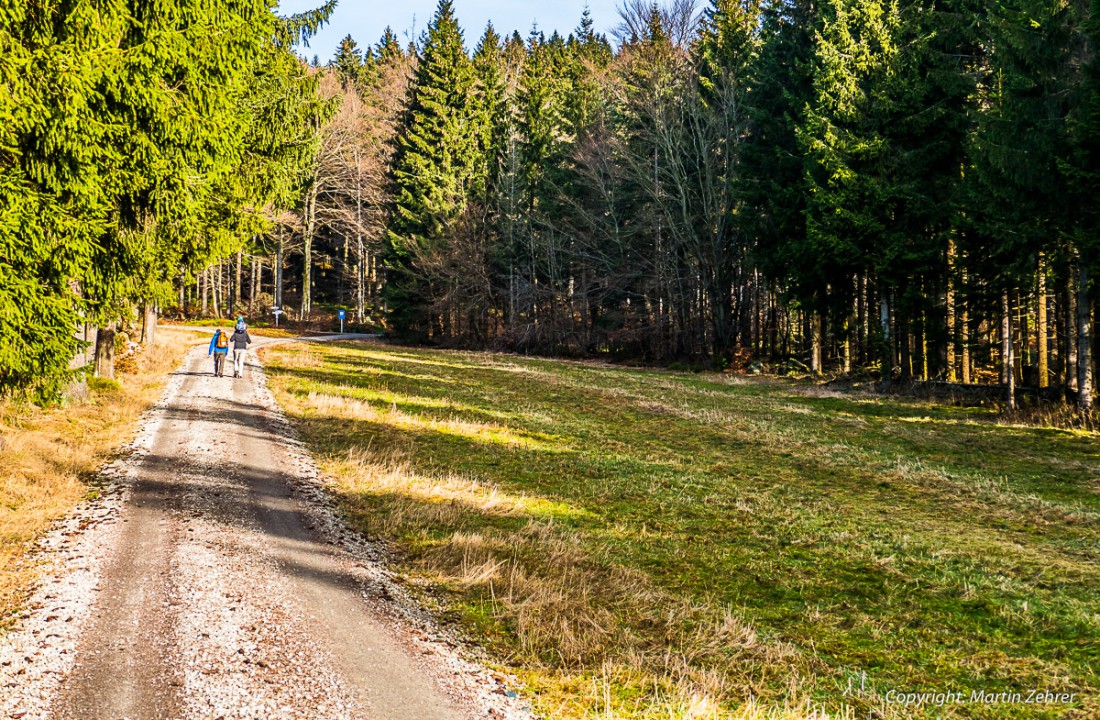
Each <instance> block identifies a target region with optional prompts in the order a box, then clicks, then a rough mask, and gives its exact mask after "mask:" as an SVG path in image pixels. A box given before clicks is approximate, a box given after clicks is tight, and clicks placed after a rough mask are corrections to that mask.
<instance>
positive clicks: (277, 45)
mask: <svg viewBox="0 0 1100 720" xmlns="http://www.w3.org/2000/svg"><path fill="white" fill-rule="evenodd" d="M334 6H335V3H334V2H330V3H329V4H328V5H326V6H325V7H323V8H322V9H321V10H319V11H316V12H314V13H306V14H303V15H301V16H296V17H294V18H287V19H282V18H278V17H276V16H275V15H273V14H272V12H271V5H270V3H268V2H265V1H264V0H245V1H244V2H237V1H234V2H229V1H228V0H225V1H217V2H197V1H191V0H185V1H182V2H175V3H159V2H137V3H112V2H108V3H99V2H91V1H89V0H77V1H76V2H55V1H54V0H42V1H41V2H33V3H6V4H5V5H4V7H3V8H2V9H0V83H2V86H3V90H4V91H3V92H0V217H2V218H3V219H2V220H0V393H13V392H14V393H26V394H31V395H35V396H37V397H39V398H40V399H52V398H56V397H58V392H59V390H60V389H61V388H62V387H63V386H64V384H65V383H66V382H67V381H68V380H69V378H70V375H71V373H70V372H69V368H70V366H72V365H74V364H75V363H74V356H75V355H76V353H77V352H78V351H80V350H81V349H82V346H83V343H82V341H81V340H80V339H79V338H78V336H77V328H78V327H79V326H80V325H82V324H87V323H90V324H93V325H96V326H100V327H101V328H102V329H103V332H101V335H104V334H105V336H106V337H105V339H104V338H103V337H101V342H100V343H99V345H101V346H108V345H109V343H110V341H111V339H112V336H113V328H114V325H115V322H116V321H117V320H118V319H120V318H121V317H123V316H124V315H126V314H127V313H128V312H129V308H130V307H132V306H134V305H135V304H142V305H145V306H146V307H147V309H148V310H149V312H147V315H146V321H147V322H149V318H150V314H149V313H150V312H152V310H153V309H154V308H155V307H156V305H158V304H161V303H163V302H164V301H166V299H167V298H169V297H171V296H172V294H173V282H174V281H178V279H179V278H180V277H181V275H182V277H183V278H187V277H189V275H190V273H191V272H193V271H194V270H195V269H197V268H198V267H201V266H204V265H205V264H206V263H208V262H210V261H211V260H213V259H216V258H219V257H225V256H227V255H228V254H230V253H231V252H233V251H234V250H236V249H238V248H239V247H240V246H241V245H242V244H243V243H244V242H245V241H246V240H247V238H248V237H250V236H251V235H253V234H255V233H256V232H258V231H259V230H261V229H262V228H263V227H265V226H266V224H267V219H266V217H265V216H264V212H263V208H264V205H265V202H266V200H267V199H268V191H270V190H271V189H272V187H273V186H272V185H271V184H270V183H267V184H265V183H264V182H262V178H263V177H268V178H272V177H274V176H277V175H279V174H280V173H279V171H278V170H277V169H276V167H275V166H277V165H279V164H280V161H281V158H280V157H279V156H280V154H281V152H282V150H281V146H282V145H283V144H284V143H285V141H286V138H268V141H267V142H266V143H262V142H261V143H259V144H258V145H257V144H256V141H257V140H258V138H259V136H260V135H262V133H261V132H260V131H259V130H258V128H257V123H258V122H260V121H261V120H262V119H263V118H262V112H259V110H260V109H261V108H262V107H263V105H264V103H265V99H264V98H262V97H261V94H262V92H264V91H271V90H272V88H273V87H274V86H278V85H279V84H280V83H288V82H293V80H294V77H293V76H294V75H295V73H296V72H297V69H298V67H299V65H300V63H299V62H298V61H297V60H293V61H292V62H289V63H288V62H287V59H288V58H293V55H292V50H291V48H290V46H289V43H290V42H291V41H292V40H294V39H300V38H301V37H303V36H305V35H308V34H309V33H310V32H312V31H313V30H315V29H316V27H317V26H318V24H319V23H320V22H323V21H324V19H325V17H327V14H328V13H330V12H331V10H332V8H333V7H334ZM276 76H277V77H276ZM258 78H260V79H266V80H267V81H269V82H266V83H264V82H260V83H257V82H256V80H257V79H258ZM258 88H259V89H258ZM263 145H266V147H263ZM265 152H266V157H265V156H264V155H263V154H264V153H265ZM107 357H110V353H107ZM100 369H101V371H106V372H107V373H110V372H112V371H113V370H112V368H111V366H110V365H109V364H107V365H101V366H100Z"/></svg>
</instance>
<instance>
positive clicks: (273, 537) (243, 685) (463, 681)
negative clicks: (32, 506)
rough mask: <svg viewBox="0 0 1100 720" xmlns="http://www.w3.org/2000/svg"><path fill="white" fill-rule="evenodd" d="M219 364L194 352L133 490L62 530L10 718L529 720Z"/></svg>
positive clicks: (13, 680)
mask: <svg viewBox="0 0 1100 720" xmlns="http://www.w3.org/2000/svg"><path fill="white" fill-rule="evenodd" d="M250 355H251V354H250ZM251 358H252V362H253V363H254V362H255V356H254V355H253V356H251ZM211 369H212V362H211V361H210V360H209V359H208V358H207V357H206V354H205V350H202V351H198V350H197V351H196V352H193V353H192V354H191V355H190V356H189V357H188V360H187V362H186V363H185V366H184V368H183V369H182V370H181V371H180V372H179V373H177V376H176V377H175V378H174V379H173V383H172V385H171V386H170V387H169V389H168V390H167V391H166V394H165V400H164V401H163V402H162V403H161V405H159V406H158V408H157V409H156V410H155V411H153V413H152V414H151V416H150V417H148V418H147V421H146V428H145V432H144V434H143V436H142V437H141V438H139V441H138V443H137V445H138V446H140V447H138V448H137V450H138V452H137V455H136V457H135V458H133V459H132V460H130V461H129V462H128V464H127V465H124V466H121V467H119V468H117V469H116V472H117V474H119V475H120V476H121V477H122V478H123V481H122V482H121V483H120V484H119V487H120V491H119V492H118V493H116V494H115V495H114V496H109V497H108V498H107V499H106V500H105V501H103V503H101V504H100V505H95V504H93V505H92V506H90V507H88V508H85V509H84V510H83V511H82V512H83V513H85V514H89V513H90V514H91V516H90V519H89V518H75V519H74V521H73V522H72V523H70V526H69V527H67V528H60V529H59V530H58V531H57V532H56V533H55V534H54V537H53V538H52V539H48V540H47V543H46V545H47V546H49V545H50V544H51V543H52V544H53V545H54V547H52V548H50V550H51V552H53V553H54V554H55V555H56V557H55V558H54V568H53V571H52V573H51V580H50V581H48V582H46V583H45V584H44V585H43V587H42V588H41V589H40V590H39V592H38V595H37V596H36V599H35V602H34V603H32V610H31V611H30V612H29V613H27V614H26V616H25V617H24V618H23V619H22V622H21V624H20V626H19V627H18V628H17V629H16V630H15V631H14V632H13V633H11V634H10V635H9V636H7V637H5V638H4V639H3V643H2V646H0V683H2V686H0V696H3V699H0V717H28V718H30V717H57V718H103V719H108V718H129V719H131V720H138V719H142V718H149V719H153V718H158V719H159V718H173V717H178V718H200V717H202V718H217V717H223V718H387V719H390V718H392V719H395V720H398V719H404V718H408V719H409V720H413V719H416V720H433V719H436V718H438V719H440V720H452V719H459V718H471V717H495V718H503V717H521V716H523V714H524V713H523V712H522V710H521V709H520V708H519V707H518V701H514V700H512V699H510V697H508V696H510V695H513V693H507V695H506V694H505V690H504V688H503V686H502V685H501V684H500V682H499V678H498V677H497V676H494V675H492V674H490V673H488V672H487V671H485V670H484V669H482V668H480V667H478V666H477V665H476V664H475V663H473V662H471V661H469V660H468V658H466V657H465V656H463V655H462V654H461V653H459V652H456V651H455V650H454V649H453V648H454V646H455V643H454V642H453V640H452V639H450V638H448V637H446V636H445V634H441V633H440V631H438V629H436V628H433V627H432V626H431V623H430V622H429V621H427V620H426V619H425V616H423V615H422V614H420V613H418V612H417V610H416V608H415V607H414V606H413V604H412V603H410V601H409V600H408V596H407V595H404V594H403V593H402V591H401V589H400V587H398V586H397V585H395V584H394V583H393V582H392V580H391V579H390V578H389V577H388V576H387V575H386V574H385V572H384V570H382V569H381V568H380V567H379V566H378V565H377V563H375V562H372V561H371V558H370V556H371V555H372V554H375V553H376V551H375V550H373V549H372V548H370V547H368V546H365V545H363V544H362V543H361V541H357V540H356V539H355V538H352V537H351V536H350V534H349V533H347V532H346V531H344V530H343V529H342V528H341V527H340V526H339V523H338V522H337V521H335V520H334V518H333V516H332V514H331V513H330V512H329V511H328V510H327V508H326V507H325V506H324V505H323V502H322V501H320V494H319V493H318V492H317V491H316V486H315V484H311V481H312V478H313V477H314V476H315V472H314V471H313V470H312V469H311V465H312V463H311V461H310V460H309V458H308V457H307V456H306V455H305V454H304V453H302V451H301V449H300V447H298V446H297V445H296V443H295V441H294V439H293V437H292V435H291V433H290V432H289V430H288V427H287V426H286V424H285V421H283V420H282V419H281V417H280V415H279V413H278V411H277V409H276V408H275V407H274V405H273V401H272V399H271V396H270V393H268V392H267V390H266V386H265V384H264V382H263V377H262V373H261V371H260V369H259V367H258V366H256V365H250V367H249V368H248V370H247V371H246V374H245V377H244V378H242V379H237V380H234V379H233V378H232V377H229V376H227V377H223V378H215V377H213V376H212V374H211ZM227 371H228V374H229V375H232V367H231V364H229V363H227ZM74 523H75V527H74ZM395 598H396V599H395Z"/></svg>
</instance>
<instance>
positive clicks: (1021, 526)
mask: <svg viewBox="0 0 1100 720" xmlns="http://www.w3.org/2000/svg"><path fill="white" fill-rule="evenodd" d="M265 361H266V363H267V368H268V370H269V372H270V374H271V383H272V387H273V389H274V391H275V392H276V395H277V397H278V399H279V400H280V402H281V403H282V404H283V406H284V408H285V409H286V410H287V412H288V413H289V414H290V415H291V417H292V418H294V419H295V420H296V422H297V424H298V426H299V428H300V429H301V430H302V432H303V434H304V436H305V437H306V439H307V440H308V441H310V443H311V445H312V446H313V449H314V450H315V452H316V454H317V456H318V459H319V461H320V462H321V465H322V467H323V468H324V469H325V470H326V471H327V472H328V473H330V474H331V475H332V476H333V478H334V485H333V492H334V493H335V494H336V496H337V497H338V498H339V500H340V502H341V504H342V506H343V508H344V510H345V512H346V513H347V517H348V520H349V522H350V524H351V525H352V526H353V527H357V528H359V529H360V530H362V531H363V532H364V533H366V534H367V535H369V536H371V537H374V538H377V539H380V540H383V541H385V542H387V543H389V544H390V546H391V547H392V548H393V549H394V551H395V558H396V561H397V563H396V564H397V567H398V568H400V570H401V571H402V572H403V573H406V574H407V575H408V576H409V578H410V580H413V581H414V583H413V584H414V585H415V586H416V587H418V588H426V589H427V590H426V592H429V593H430V594H431V595H432V596H433V597H435V598H437V599H438V600H439V601H440V605H441V607H443V608H445V611H446V615H445V617H447V618H448V619H452V620H454V621H455V622H456V623H457V624H458V625H459V626H460V627H462V628H464V629H465V630H466V631H467V632H469V633H470V634H471V635H472V636H473V637H475V638H477V639H478V640H479V641H480V642H483V643H484V644H485V645H486V646H487V647H488V648H489V649H490V650H491V652H492V654H493V656H495V657H496V658H498V659H499V661H500V663H501V664H502V665H504V666H507V667H508V668H510V669H511V670H512V671H513V672H515V673H517V674H518V675H519V676H520V677H521V678H522V680H523V681H524V683H525V685H526V687H527V688H528V689H529V691H530V694H531V698H532V701H533V703H534V704H535V706H536V708H537V709H538V710H539V711H540V712H543V713H544V714H545V715H546V716H547V717H554V718H576V719H577V720H581V719H584V720H588V719H590V718H635V719H639V720H641V719H644V720H651V719H656V718H662V719H666V718H667V719H669V720H683V719H685V718H733V719H735V720H737V719H746V720H748V719H751V720H761V719H763V718H777V719H783V720H787V719H793V718H805V719H808V718H815V719H816V718H825V717H833V718H836V717H860V718H863V717H875V718H915V717H920V718H927V719H928V720H931V719H932V718H937V719H939V718H977V717H981V718H1006V719H1007V718H1013V720H1018V719H1019V718H1032V719H1038V718H1055V717H1058V718H1062V717H1070V718H1085V717H1090V718H1091V717H1097V715H1096V710H1097V708H1098V707H1100V706H1098V705H1097V702H1098V698H1100V696H1098V695H1097V693H1096V687H1097V682H1096V671H1095V667H1096V666H1095V660H1096V655H1095V653H1094V652H1090V651H1089V649H1088V648H1090V647H1091V646H1092V645H1094V644H1095V639H1096V637H1098V633H1100V624H1098V620H1100V612H1098V608H1100V605H1098V601H1097V597H1100V596H1098V595H1097V594H1096V592H1095V590H1096V588H1097V587H1100V574H1098V567H1100V566H1098V565H1097V560H1098V559H1100V555H1098V552H1100V551H1098V548H1100V545H1098V544H1097V539H1098V537H1100V534H1098V533H1100V496H1097V491H1098V490H1100V484H1098V482H1097V478H1100V473H1098V468H1100V454H1098V453H1097V449H1096V448H1097V445H1096V438H1095V436H1093V435H1089V434H1087V433H1068V432H1060V431H1054V430H1039V429H1034V428H1021V427H1016V426H1013V425H1005V424H997V423H996V422H995V418H992V417H990V414H991V413H993V414H995V411H991V410H989V409H983V408H959V407H953V406H944V405H938V404H935V403H931V402H928V401H913V400H909V399H905V398H902V399H883V398H879V397H871V396H866V395H863V394H860V393H842V392H835V391H829V392H821V391H820V390H815V389H813V388H812V387H809V386H807V384H806V383H797V382H792V381H786V380H776V379H759V380H751V381H750V380H743V379H730V378H727V377H725V376H720V375H687V374H675V373H663V372H655V371H637V370H631V369H622V368H615V367H608V366H595V365H591V364H580V363H562V362H553V361H546V360H536V359H526V358H516V357H513V356H500V355H492V354H484V353H458V352H435V351H427V350H413V349H408V348H400V347H384V346H379V345H372V344H361V343H346V344H343V343H342V344H334V345H325V346H323V347H321V346H315V347H304V346H293V347H291V346H283V347H278V348H272V349H270V350H267V351H265ZM808 388H809V389H808ZM1032 688H1048V689H1051V690H1058V691H1065V692H1073V693H1076V698H1077V700H1076V701H1075V704H1074V705H1073V706H1072V707H1065V706H1052V707H1042V706H1038V705H1020V704H1014V705H1009V704H1001V705H997V704H993V705H983V704H980V703H963V704H959V705H952V706H949V707H944V708H939V707H934V706H923V707H920V708H917V707H915V706H904V705H901V704H897V703H892V702H890V701H889V700H888V699H887V698H888V693H889V692H890V691H895V692H901V691H904V692H910V691H937V690H954V691H961V692H963V693H964V694H966V695H969V693H970V692H971V691H972V690H990V689H992V690H998V689H1000V690H1009V689H1011V690H1017V691H1020V690H1022V691H1024V692H1026V691H1027V690H1030V689H1032Z"/></svg>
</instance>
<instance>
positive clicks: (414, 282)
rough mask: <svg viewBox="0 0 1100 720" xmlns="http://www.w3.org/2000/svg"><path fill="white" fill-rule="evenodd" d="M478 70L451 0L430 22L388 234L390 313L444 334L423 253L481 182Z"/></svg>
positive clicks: (413, 326) (403, 135) (444, 0)
mask: <svg viewBox="0 0 1100 720" xmlns="http://www.w3.org/2000/svg"><path fill="white" fill-rule="evenodd" d="M475 82H476V76H475V73H474V68H473V63H472V62H471V60H470V58H469V56H468V55H467V54H466V49H465V47H464V45H463V40H462V30H461V29H460V28H459V25H458V21H457V20H456V18H455V15H454V6H453V3H452V2H451V1H450V0H440V3H439V6H438V7H437V9H436V13H435V16H434V17H433V18H432V22H431V24H430V25H429V26H428V30H427V34H426V37H425V38H424V47H423V51H422V53H421V57H420V62H419V64H418V65H417V68H416V73H415V76H414V78H413V83H412V86H411V89H410V98H409V106H408V110H407V113H406V117H405V119H404V122H403V125H402V128H401V131H400V133H399V136H398V143H397V152H396V155H395V157H394V163H393V183H394V195H395V198H394V207H393V212H392V216H391V220H390V227H389V232H388V233H387V253H388V257H387V268H388V270H389V275H388V278H387V280H388V282H387V292H388V301H389V307H390V316H391V320H392V322H393V323H394V325H395V327H396V328H397V329H398V330H399V331H402V332H407V333H414V334H420V335H426V334H428V333H429V332H434V333H435V334H441V333H442V332H443V330H444V328H443V324H442V320H441V319H439V318H433V317H432V316H430V313H429V306H430V302H431V297H432V295H433V292H434V291H435V290H436V289H434V288H433V287H432V286H431V284H430V283H429V282H428V281H427V279H426V278H425V277H424V275H423V273H422V272H421V269H420V268H418V266H417V265H418V257H419V256H420V255H421V254H423V253H426V252H431V251H433V250H435V249H437V247H436V246H438V245H440V244H443V243H446V242H447V240H448V236H449V233H450V231H451V230H452V229H453V227H454V223H455V221H456V220H457V219H458V218H459V216H460V215H461V214H462V212H463V210H464V209H465V208H466V204H467V202H468V200H469V196H470V191H471V185H472V184H473V183H475V177H476V170H477V168H478V167H479V165H480V162H479V160H478V137H479V130H478V128H477V127H476V126H475V124H474V121H473V119H472V117H471V110H472V109H473V106H474V85H475Z"/></svg>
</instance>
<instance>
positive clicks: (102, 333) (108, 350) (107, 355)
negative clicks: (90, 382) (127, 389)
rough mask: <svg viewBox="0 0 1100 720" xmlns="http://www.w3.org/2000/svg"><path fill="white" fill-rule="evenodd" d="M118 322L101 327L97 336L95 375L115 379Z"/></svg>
mask: <svg viewBox="0 0 1100 720" xmlns="http://www.w3.org/2000/svg"><path fill="white" fill-rule="evenodd" d="M116 327H117V326H116V324H115V323H108V324H107V325H106V326H105V327H101V328H99V330H98V331H97V332H96V336H95V376H96V377H101V378H107V379H108V380H114V378H115V332H116Z"/></svg>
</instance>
